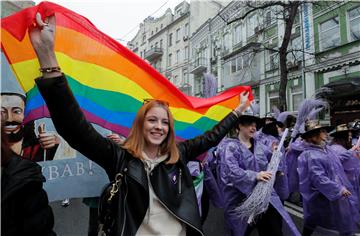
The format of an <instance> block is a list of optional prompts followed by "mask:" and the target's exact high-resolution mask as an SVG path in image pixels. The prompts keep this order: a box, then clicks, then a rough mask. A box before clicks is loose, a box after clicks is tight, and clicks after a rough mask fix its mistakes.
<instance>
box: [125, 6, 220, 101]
mask: <svg viewBox="0 0 360 236" xmlns="http://www.w3.org/2000/svg"><path fill="white" fill-rule="evenodd" d="M223 7H224V6H223V5H222V4H221V3H218V2H216V1H211V2H207V1H191V2H190V3H188V2H186V1H183V2H182V3H180V4H178V5H177V6H176V7H175V9H174V13H173V12H172V10H171V9H167V10H166V12H165V13H164V15H162V16H161V17H159V18H153V17H148V18H146V19H145V20H144V22H143V23H141V24H140V29H139V31H138V33H137V34H136V36H135V37H134V39H132V40H131V41H129V42H128V48H129V49H130V50H132V51H133V52H135V53H136V54H137V55H138V56H140V57H141V58H143V59H144V60H146V61H147V62H148V63H150V64H151V65H152V66H153V67H154V68H155V69H157V71H158V72H160V73H162V74H163V75H164V76H165V77H167V78H168V79H169V80H170V81H171V82H172V83H173V84H174V85H175V86H177V87H178V88H179V89H180V90H182V91H183V92H184V93H186V94H188V95H191V94H193V83H192V82H191V81H193V79H192V75H191V74H190V65H191V63H190V62H191V61H192V59H191V57H190V47H191V45H190V40H189V39H190V36H191V34H192V33H193V32H194V31H195V30H196V29H197V28H198V27H199V26H200V25H201V24H202V23H203V22H204V21H206V20H207V19H209V18H211V17H213V16H214V15H216V14H217V13H218V12H219V11H220V9H221V8H223Z"/></svg>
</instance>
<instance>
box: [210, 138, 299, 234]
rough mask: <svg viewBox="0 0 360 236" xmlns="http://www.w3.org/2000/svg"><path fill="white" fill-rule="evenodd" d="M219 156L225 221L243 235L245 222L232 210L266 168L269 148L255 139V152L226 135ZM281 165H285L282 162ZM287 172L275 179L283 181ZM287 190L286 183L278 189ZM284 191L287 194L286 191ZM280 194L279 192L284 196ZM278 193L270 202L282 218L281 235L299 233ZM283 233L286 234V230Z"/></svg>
mask: <svg viewBox="0 0 360 236" xmlns="http://www.w3.org/2000/svg"><path fill="white" fill-rule="evenodd" d="M217 151H218V155H219V157H220V160H221V161H220V180H221V181H220V184H221V186H220V187H221V190H222V192H223V197H224V202H225V207H224V210H225V212H224V214H225V222H226V224H227V226H228V227H229V228H230V229H231V230H232V232H233V233H234V235H236V236H242V235H244V233H245V231H246V229H247V227H248V224H247V222H246V221H244V220H240V219H239V218H238V217H237V216H235V215H234V214H233V213H231V212H232V211H233V210H234V208H236V207H237V206H239V205H240V204H241V203H242V201H243V200H245V198H246V197H247V196H249V195H250V193H251V192H252V191H253V188H254V187H255V185H256V183H257V180H256V175H257V174H258V172H260V171H265V170H266V168H267V165H268V163H269V159H270V158H271V154H272V153H271V152H270V151H269V149H268V148H267V147H266V146H264V145H263V144H261V143H260V142H258V141H256V140H255V141H254V154H253V153H252V152H251V151H250V150H249V149H247V148H246V147H245V146H244V145H243V144H242V143H240V141H239V140H238V139H232V138H226V139H224V140H223V141H221V143H220V144H219V146H218V149H217ZM282 166H284V165H282ZM283 178H285V179H287V177H286V175H282V176H278V177H277V180H276V182H278V181H279V182H282V183H286V181H283V180H282V179H283ZM279 189H281V190H284V191H285V192H287V184H284V186H283V187H282V188H279ZM285 194H286V193H285ZM285 194H284V193H279V195H285ZM279 195H278V193H276V192H275V190H274V191H273V192H272V195H271V199H270V204H271V205H272V206H273V207H274V208H275V209H276V210H277V211H278V212H279V214H280V215H281V216H282V218H283V222H284V223H283V231H284V235H300V233H299V232H298V230H297V229H296V226H295V225H294V223H293V221H292V220H291V218H290V216H289V214H288V213H287V212H286V211H285V209H284V206H283V205H282V203H281V200H280V198H279ZM285 232H286V233H285Z"/></svg>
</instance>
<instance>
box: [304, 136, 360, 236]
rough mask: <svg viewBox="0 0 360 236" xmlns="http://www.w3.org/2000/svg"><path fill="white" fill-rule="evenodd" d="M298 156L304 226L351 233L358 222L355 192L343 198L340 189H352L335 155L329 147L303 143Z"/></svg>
mask: <svg viewBox="0 0 360 236" xmlns="http://www.w3.org/2000/svg"><path fill="white" fill-rule="evenodd" d="M304 148H305V149H304V151H303V153H302V154H301V155H300V156H299V159H298V173H299V180H300V182H299V188H300V193H301V195H302V197H303V206H304V225H305V226H306V227H308V228H312V229H315V228H316V227H317V226H320V227H322V228H325V229H330V230H335V231H338V232H340V234H341V235H351V234H352V233H353V232H355V231H356V230H357V226H356V223H357V222H360V216H359V212H358V208H357V197H356V195H355V194H353V195H351V196H350V197H344V196H342V195H341V192H342V191H343V190H344V188H346V189H348V190H349V191H350V192H353V188H352V185H351V184H350V182H349V180H348V178H347V176H346V174H345V172H344V169H343V167H342V165H341V162H340V159H339V157H337V156H336V154H335V153H334V152H333V151H332V150H331V148H329V146H327V145H326V146H325V147H320V146H316V145H313V144H309V143H306V142H305V143H304Z"/></svg>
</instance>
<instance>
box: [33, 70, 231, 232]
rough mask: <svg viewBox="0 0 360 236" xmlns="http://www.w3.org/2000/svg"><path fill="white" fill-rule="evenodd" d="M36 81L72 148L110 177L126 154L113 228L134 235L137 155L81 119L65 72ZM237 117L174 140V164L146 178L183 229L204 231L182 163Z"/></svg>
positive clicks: (142, 201) (140, 170)
mask: <svg viewBox="0 0 360 236" xmlns="http://www.w3.org/2000/svg"><path fill="white" fill-rule="evenodd" d="M36 83H37V85H38V87H39V90H40V92H41V94H42V96H43V98H44V99H45V101H46V103H47V106H48V108H49V111H50V114H51V117H52V120H53V122H54V124H55V127H56V130H57V131H58V133H59V134H60V135H61V136H62V137H63V138H64V139H65V140H66V141H67V142H68V143H69V144H70V145H71V146H72V147H73V148H75V149H76V150H78V151H80V152H81V153H82V154H83V155H84V156H86V157H88V158H89V159H91V160H93V161H94V162H96V163H97V164H99V165H100V166H102V167H103V168H104V169H105V170H106V172H107V174H108V176H109V179H110V180H113V179H114V176H115V175H116V173H117V172H118V170H117V169H116V166H117V165H116V163H117V160H124V158H127V162H128V163H127V171H126V175H125V176H126V177H125V182H126V186H127V189H126V191H124V192H122V193H121V195H120V201H119V204H118V211H117V216H116V217H117V219H116V225H115V230H114V231H115V232H114V233H115V235H135V234H136V232H137V230H138V228H139V227H140V225H141V223H142V222H143V219H144V217H145V214H146V211H147V209H148V205H149V186H148V184H149V183H148V180H147V176H146V171H145V168H144V166H143V163H142V161H141V160H139V159H137V158H134V157H132V156H131V155H130V154H129V153H128V152H127V151H126V150H124V149H122V148H121V147H119V146H118V145H116V144H114V143H113V142H111V141H110V140H108V139H106V138H104V137H102V136H101V135H100V134H99V133H97V132H96V131H95V129H94V128H93V127H92V126H91V125H90V123H89V122H87V121H86V119H85V116H84V115H83V113H82V112H81V110H80V108H79V105H78V103H77V102H76V101H75V99H74V97H73V94H72V93H71V91H70V89H69V87H68V85H67V81H66V78H65V77H57V78H52V79H41V78H40V79H37V80H36ZM236 120H237V117H236V115H234V114H233V113H230V114H229V115H228V116H226V117H225V118H224V119H223V120H222V121H221V122H220V123H219V124H217V125H216V126H214V128H213V129H212V130H210V131H208V132H206V133H205V134H203V135H201V136H198V137H196V138H193V139H190V140H187V141H184V142H181V143H179V144H178V148H179V153H180V161H178V162H177V163H176V164H165V162H162V163H160V164H159V165H157V166H156V167H155V168H154V170H153V171H152V172H151V173H150V184H151V185H152V187H153V189H154V192H155V193H156V195H157V197H158V198H159V200H160V201H161V202H162V204H163V205H164V206H165V208H167V210H169V211H170V212H171V213H172V214H173V215H174V217H176V218H177V219H178V220H179V221H181V222H183V223H185V225H186V232H187V235H203V232H202V227H201V222H200V216H199V210H198V205H197V200H196V195H195V191H194V187H193V183H192V179H191V175H190V173H189V171H188V169H187V167H186V163H187V162H188V161H190V160H192V159H194V158H196V157H197V156H199V155H200V154H202V153H204V152H205V151H207V150H208V149H209V148H211V147H213V146H215V145H217V144H218V143H219V142H220V141H221V139H222V138H223V137H224V136H225V135H226V134H227V133H228V132H229V130H230V129H231V128H232V127H233V126H234V125H235V123H236ZM119 158H120V159H119ZM174 174H176V175H177V176H178V181H177V182H176V184H174V182H173V181H172V178H171V176H173V175H174Z"/></svg>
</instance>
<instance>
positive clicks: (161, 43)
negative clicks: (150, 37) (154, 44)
mask: <svg viewBox="0 0 360 236" xmlns="http://www.w3.org/2000/svg"><path fill="white" fill-rule="evenodd" d="M162 47H163V40H162V39H160V48H161V49H162Z"/></svg>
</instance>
